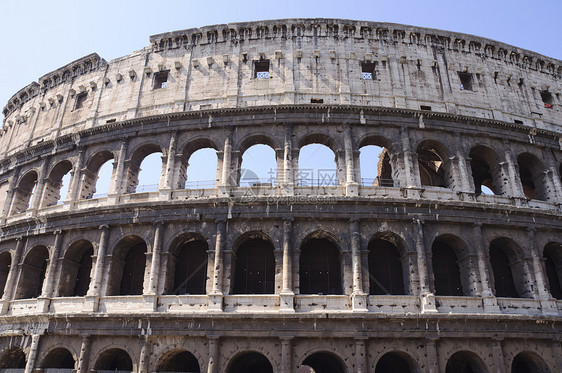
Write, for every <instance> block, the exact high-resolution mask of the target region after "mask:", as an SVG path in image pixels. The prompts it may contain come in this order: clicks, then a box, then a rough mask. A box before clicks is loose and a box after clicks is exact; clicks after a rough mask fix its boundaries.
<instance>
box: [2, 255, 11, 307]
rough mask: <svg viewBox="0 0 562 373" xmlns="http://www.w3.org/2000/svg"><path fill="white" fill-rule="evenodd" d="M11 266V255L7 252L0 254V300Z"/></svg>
mask: <svg viewBox="0 0 562 373" xmlns="http://www.w3.org/2000/svg"><path fill="white" fill-rule="evenodd" d="M11 265H12V255H11V254H10V253H9V252H8V251H4V252H3V253H1V254H0V298H2V296H3V295H4V290H5V289H4V288H5V287H6V281H7V280H8V273H10V266H11Z"/></svg>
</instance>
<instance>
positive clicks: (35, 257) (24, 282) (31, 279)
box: [14, 245, 49, 299]
mask: <svg viewBox="0 0 562 373" xmlns="http://www.w3.org/2000/svg"><path fill="white" fill-rule="evenodd" d="M48 261H49V250H48V249H47V247H46V246H43V245H39V246H35V247H33V248H32V249H31V250H29V252H28V253H27V255H26V256H25V258H24V260H23V266H22V269H21V273H20V276H19V279H18V287H17V289H16V294H15V297H14V298H15V299H27V298H36V297H38V296H39V295H41V291H42V289H43V282H44V281H45V274H46V272H47V264H48Z"/></svg>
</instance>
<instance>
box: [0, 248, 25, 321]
mask: <svg viewBox="0 0 562 373" xmlns="http://www.w3.org/2000/svg"><path fill="white" fill-rule="evenodd" d="M25 241H26V239H25V238H22V237H18V238H16V249H15V250H14V255H13V256H12V262H11V264H10V270H9V272H8V278H7V279H6V285H5V286H4V294H3V295H2V300H0V306H1V309H0V315H5V314H6V312H8V308H9V305H10V301H11V300H12V299H13V297H14V292H15V291H16V278H17V274H18V268H19V264H20V258H21V256H22V254H23V251H24V248H25Z"/></svg>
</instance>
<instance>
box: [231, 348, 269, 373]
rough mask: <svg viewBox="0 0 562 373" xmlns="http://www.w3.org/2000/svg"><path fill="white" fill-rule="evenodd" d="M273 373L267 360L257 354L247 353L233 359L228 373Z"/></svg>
mask: <svg viewBox="0 0 562 373" xmlns="http://www.w3.org/2000/svg"><path fill="white" fill-rule="evenodd" d="M254 372H255V373H258V372H259V373H273V367H272V366H271V363H270V362H269V360H268V359H267V358H266V357H265V356H263V355H262V354H260V353H258V352H248V353H244V354H242V355H239V356H237V357H236V358H234V361H233V362H232V363H231V364H230V368H229V369H228V373H254Z"/></svg>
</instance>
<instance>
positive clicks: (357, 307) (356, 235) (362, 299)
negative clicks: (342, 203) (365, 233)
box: [349, 218, 367, 312]
mask: <svg viewBox="0 0 562 373" xmlns="http://www.w3.org/2000/svg"><path fill="white" fill-rule="evenodd" d="M349 236H350V237H351V268H352V276H353V281H352V283H353V292H352V293H351V300H352V302H351V304H352V309H353V311H355V312H366V311H367V294H365V291H364V289H363V267H362V266H361V225H360V223H359V219H356V218H352V219H350V221H349Z"/></svg>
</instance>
